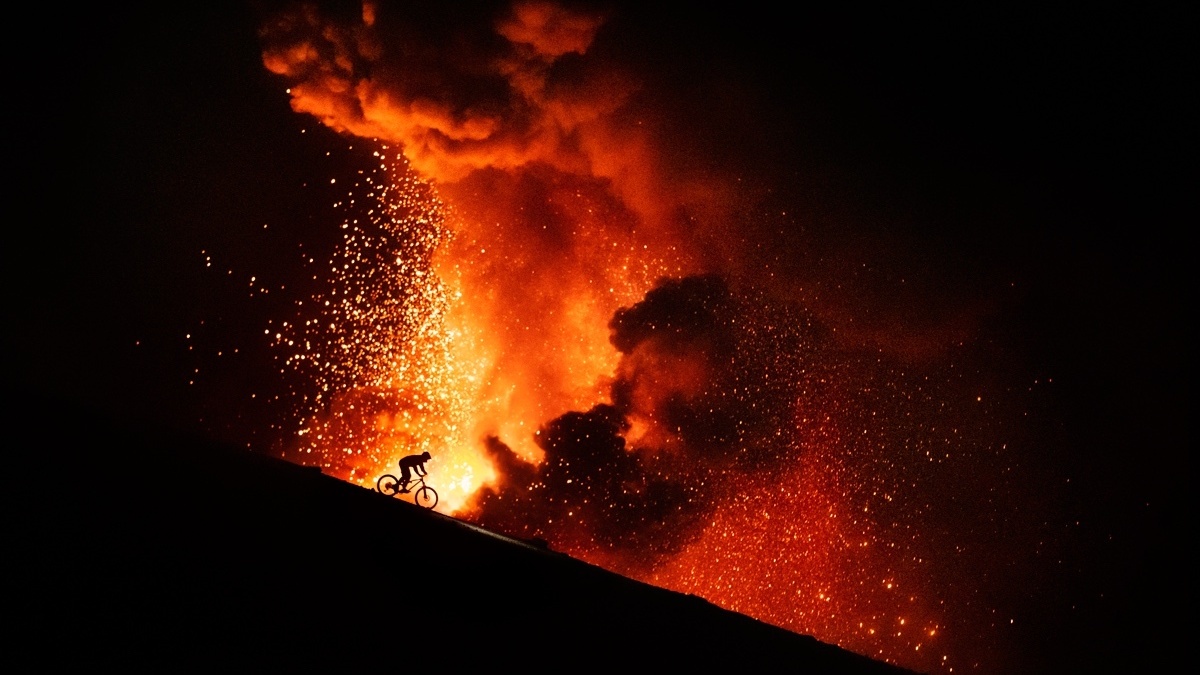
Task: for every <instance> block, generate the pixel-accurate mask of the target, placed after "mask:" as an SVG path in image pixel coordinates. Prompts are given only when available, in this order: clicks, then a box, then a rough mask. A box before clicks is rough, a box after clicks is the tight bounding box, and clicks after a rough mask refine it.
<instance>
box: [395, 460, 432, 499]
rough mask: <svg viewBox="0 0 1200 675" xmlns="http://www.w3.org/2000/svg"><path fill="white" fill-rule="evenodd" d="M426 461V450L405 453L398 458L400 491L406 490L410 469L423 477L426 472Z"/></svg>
mask: <svg viewBox="0 0 1200 675" xmlns="http://www.w3.org/2000/svg"><path fill="white" fill-rule="evenodd" d="M428 461H429V453H428V452H422V453H421V454H419V455H407V456H405V457H401V458H400V492H402V493H403V492H408V482H409V478H410V477H411V475H412V474H411V472H412V471H415V472H416V473H417V475H418V476H421V477H422V478H424V477H425V475H426V474H427V473H428V472H427V471H426V470H425V462H428Z"/></svg>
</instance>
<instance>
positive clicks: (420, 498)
mask: <svg viewBox="0 0 1200 675" xmlns="http://www.w3.org/2000/svg"><path fill="white" fill-rule="evenodd" d="M437 500H438V495H437V491H435V490H434V489H433V488H431V487H429V486H428V485H423V486H421V488H420V489H418V490H417V493H416V494H415V495H413V503H414V504H416V505H417V506H424V507H425V508H427V509H432V508H433V507H435V506H437Z"/></svg>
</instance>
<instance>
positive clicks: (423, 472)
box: [417, 464, 428, 476]
mask: <svg viewBox="0 0 1200 675" xmlns="http://www.w3.org/2000/svg"><path fill="white" fill-rule="evenodd" d="M417 473H419V474H421V475H422V476H425V475H428V472H427V471H426V470H425V465H424V464H418V465H417Z"/></svg>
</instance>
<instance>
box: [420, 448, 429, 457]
mask: <svg viewBox="0 0 1200 675" xmlns="http://www.w3.org/2000/svg"><path fill="white" fill-rule="evenodd" d="M421 456H422V457H424V458H425V459H429V451H428V450H426V451H425V452H422V453H421Z"/></svg>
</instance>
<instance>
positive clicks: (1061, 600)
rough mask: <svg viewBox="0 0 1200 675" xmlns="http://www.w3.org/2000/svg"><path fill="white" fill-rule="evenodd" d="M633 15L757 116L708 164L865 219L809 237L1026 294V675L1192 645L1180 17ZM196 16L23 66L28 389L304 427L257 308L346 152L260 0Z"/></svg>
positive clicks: (13, 358)
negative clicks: (296, 75)
mask: <svg viewBox="0 0 1200 675" xmlns="http://www.w3.org/2000/svg"><path fill="white" fill-rule="evenodd" d="M637 11H641V12H642V13H641V14H638V13H637ZM637 11H635V10H633V9H626V10H625V11H624V12H622V13H619V14H618V16H620V17H621V18H620V19H619V20H620V21H624V22H628V25H627V28H628V30H629V34H630V35H631V36H633V37H631V38H630V49H631V50H644V52H645V53H644V54H639V57H641V58H644V59H646V60H648V61H652V62H654V63H656V64H658V66H660V67H658V68H656V69H655V70H654V72H655V73H656V74H657V75H658V76H660V77H662V78H664V79H663V82H664V83H665V82H668V81H669V82H670V83H671V86H672V87H676V88H677V91H676V92H675V95H677V96H679V97H680V100H685V101H693V102H700V101H703V102H704V103H703V105H706V106H711V108H712V112H713V115H714V119H719V120H721V121H722V123H723V124H726V125H727V127H726V128H736V127H737V126H738V125H740V124H744V125H745V126H744V128H741V129H740V130H739V133H738V134H736V135H731V136H729V137H724V138H717V139H715V140H713V141H712V147H711V151H712V154H713V156H714V157H720V158H724V157H727V156H728V157H729V158H730V160H729V161H730V164H735V165H737V166H739V167H744V168H745V170H746V171H747V176H751V175H752V174H753V173H754V172H762V173H763V174H771V175H785V176H793V177H794V178H793V179H791V180H785V181H783V182H782V183H781V185H780V187H779V188H778V189H779V200H780V202H781V203H786V202H788V201H795V202H797V203H801V204H803V205H804V208H806V209H809V210H810V212H811V213H816V214H819V213H838V214H843V215H842V217H838V218H830V219H829V223H830V224H829V225H827V226H826V227H824V228H818V229H819V230H820V231H819V232H817V234H816V235H815V238H816V241H817V242H818V243H819V244H824V243H826V242H833V241H836V240H838V239H839V238H845V237H852V238H860V237H861V238H864V239H868V240H873V241H874V240H878V241H891V240H892V239H893V238H894V239H896V240H900V241H904V242H909V245H912V246H913V247H914V250H915V251H916V252H917V253H916V254H915V255H916V256H917V257H916V258H915V259H914V260H917V261H918V262H914V263H913V267H914V269H916V270H917V274H918V275H923V276H921V278H922V279H923V280H924V281H925V282H926V283H929V284H931V285H936V286H941V287H942V290H943V291H944V292H945V295H943V294H939V295H938V296H937V299H936V300H930V302H932V303H947V304H945V305H939V307H946V306H950V307H952V306H955V304H954V303H955V302H956V301H955V300H954V298H956V297H958V296H957V295H956V293H957V294H963V295H971V294H972V293H973V290H972V289H974V288H975V287H976V286H980V287H983V286H987V285H988V284H991V283H993V282H994V281H996V280H997V279H1000V278H1004V279H1011V281H1012V283H1013V284H1016V285H1019V286H1020V287H1021V289H1022V293H1020V294H1019V299H1017V300H1015V301H1014V304H1013V305H1012V306H1010V307H1007V308H1006V310H1005V312H1004V313H1003V314H1002V315H1001V316H1002V320H1003V324H1002V325H998V326H993V327H992V329H993V331H994V333H993V334H994V335H995V336H997V337H996V338H995V339H996V340H998V341H1000V342H1004V343H1005V344H1009V345H1012V344H1015V345H1020V347H1021V353H1022V354H1023V359H1022V361H1021V362H1020V363H1017V364H1014V365H1013V367H1014V368H1019V369H1021V371H1022V373H1023V374H1029V375H1030V376H1031V377H1040V378H1049V379H1053V380H1054V381H1055V382H1056V388H1055V389H1054V392H1055V393H1054V395H1053V396H1050V397H1048V398H1045V399H1041V400H1040V402H1039V406H1040V407H1039V408H1038V409H1032V410H1029V411H1027V414H1028V415H1030V416H1033V417H1035V418H1037V419H1036V421H1035V422H1033V425H1034V426H1036V427H1037V428H1039V429H1041V430H1042V433H1043V437H1044V438H1054V439H1057V442H1055V443H1053V444H1047V445H1046V447H1045V452H1044V454H1041V455H1039V456H1038V457H1036V458H1030V460H1029V462H1031V463H1032V464H1033V465H1034V466H1036V467H1037V468H1038V470H1039V471H1044V472H1046V473H1047V474H1049V475H1051V476H1053V479H1054V480H1056V481H1057V480H1058V479H1060V478H1061V479H1062V480H1064V481H1065V480H1069V481H1070V483H1071V487H1070V488H1069V489H1066V490H1064V491H1063V492H1062V493H1061V494H1059V495H1054V497H1053V499H1049V498H1048V501H1049V503H1050V505H1049V506H1048V507H1047V515H1046V518H1047V520H1050V521H1054V522H1056V523H1057V522H1069V521H1076V522H1077V523H1078V527H1077V528H1076V529H1074V530H1073V531H1071V533H1070V534H1067V535H1064V539H1063V540H1062V541H1061V542H1057V545H1056V546H1055V549H1056V550H1057V551H1059V552H1060V553H1061V555H1062V556H1063V558H1064V562H1063V563H1062V564H1061V565H1052V566H1048V567H1047V568H1046V569H1045V570H1044V571H1041V572H1039V574H1040V575H1041V581H1042V582H1043V586H1042V588H1044V589H1049V591H1048V592H1047V594H1046V596H1045V597H1044V603H1041V605H1040V608H1039V607H1035V608H1031V609H1029V610H1027V614H1026V615H1024V616H1023V617H1022V618H1023V619H1024V621H1025V624H1026V625H1024V626H1021V627H1018V628H1017V629H1016V630H1017V635H1018V639H1017V640H1016V644H1018V645H1019V646H1018V647H1015V648H1014V649H1013V653H1011V654H1009V655H1008V658H1009V660H1010V662H1009V664H1008V665H1009V666H1011V667H1012V669H1013V670H1012V672H1038V671H1040V672H1055V671H1057V672H1061V671H1062V668H1063V667H1066V666H1069V665H1071V664H1072V663H1082V664H1084V665H1086V666H1089V667H1102V666H1104V665H1106V664H1112V663H1122V664H1133V663H1144V664H1147V665H1153V663H1154V662H1155V661H1156V660H1157V657H1155V656H1152V654H1157V653H1163V655H1164V659H1165V656H1166V653H1167V652H1176V651H1182V645H1183V644H1184V643H1183V640H1182V626H1181V625H1179V624H1178V623H1177V618H1176V617H1178V616H1179V614H1178V611H1179V608H1178V607H1173V605H1174V603H1171V600H1172V599H1175V598H1180V599H1183V598H1187V597H1188V595H1189V589H1190V584H1189V583H1188V582H1187V581H1185V579H1186V578H1187V577H1185V576H1184V575H1183V569H1184V568H1183V565H1182V551H1183V550H1184V548H1185V546H1186V544H1187V541H1186V535H1187V532H1189V531H1190V527H1188V526H1185V525H1184V522H1183V516H1184V515H1185V513H1189V512H1190V507H1187V506H1185V503H1184V499H1183V497H1184V495H1185V494H1186V491H1187V490H1188V488H1189V485H1188V483H1189V482H1190V479H1191V464H1190V459H1189V458H1188V457H1187V455H1186V454H1185V451H1186V449H1187V448H1186V447H1185V443H1186V440H1185V438H1186V432H1185V429H1184V425H1185V419H1184V415H1185V405H1184V404H1185V400H1186V399H1185V394H1184V384H1185V380H1187V379H1188V378H1190V375H1191V372H1190V371H1191V361H1190V357H1187V356H1186V355H1185V353H1184V343H1185V339H1184V338H1185V332H1184V320H1185V317H1186V314H1185V311H1184V310H1185V294H1187V295H1190V291H1187V290H1186V289H1187V288H1190V287H1191V284H1190V283H1189V282H1187V281H1186V279H1185V276H1184V264H1185V261H1184V256H1185V252H1184V251H1185V246H1186V245H1185V243H1184V241H1183V234H1182V233H1183V232H1185V231H1186V227H1187V226H1188V225H1190V224H1191V222H1192V218H1191V217H1190V216H1191V214H1190V211H1184V210H1182V209H1181V208H1180V205H1179V204H1178V202H1179V199H1178V197H1179V194H1180V192H1181V188H1182V185H1183V177H1182V176H1180V175H1179V171H1178V167H1180V166H1183V165H1184V159H1185V149H1184V130H1185V127H1186V126H1190V125H1185V124H1184V121H1185V110H1184V101H1185V99H1186V98H1187V96H1186V94H1187V91H1188V89H1189V88H1190V87H1189V86H1188V85H1189V83H1190V82H1192V81H1194V75H1195V73H1194V69H1192V68H1190V67H1189V66H1187V65H1186V62H1185V59H1184V55H1185V51H1184V42H1183V26H1184V25H1187V24H1186V22H1185V21H1184V20H1183V17H1182V16H1181V15H1180V14H1179V13H1177V12H1175V11H1173V10H1172V9H1170V8H1166V9H1164V8H1155V9H1140V10H1139V11H1138V12H1134V13H1128V14H1123V13H1118V12H1116V11H1115V10H1104V11H1101V10H1096V9H1088V10H1079V11H1072V12H1068V11H1066V10H1062V11H1056V12H1052V13H1043V14H1026V13H1018V12H1017V10H1016V9H1012V8H1008V7H997V6H986V7H972V8H969V7H961V6H960V7H955V8H954V9H952V10H938V11H933V10H922V11H920V12H918V13H909V12H907V11H902V10H901V9H900V8H895V9H890V10H880V9H878V8H877V7H871V8H870V9H869V10H868V9H867V8H862V9H859V8H845V9H839V10H827V11H820V10H807V11H805V10H800V13H799V14H795V13H794V12H796V11H797V10H794V9H793V8H789V9H788V10H787V11H786V12H785V11H783V10H771V9H767V8H766V7H765V6H764V7H759V6H757V4H756V3H736V4H734V5H732V6H731V7H729V8H724V9H710V10H703V11H704V12H705V13H703V14H694V13H689V14H686V15H681V14H678V13H657V12H646V11H645V10H637ZM197 12H198V13H196V14H189V15H181V14H172V13H171V12H170V11H167V12H163V11H145V12H142V11H133V10H128V9H114V10H111V11H101V10H99V9H96V8H92V9H89V10H86V13H85V14H84V15H81V16H68V17H66V18H65V27H64V28H63V29H62V30H61V31H59V32H56V33H55V34H54V35H53V36H50V35H47V36H46V39H47V40H48V41H53V43H54V44H53V46H52V47H51V48H50V49H51V50H52V51H55V52H58V53H60V54H70V56H69V57H66V60H65V61H61V62H58V65H55V66H53V67H52V66H51V63H53V62H52V61H51V60H47V59H45V58H42V57H38V58H30V57H28V56H27V57H26V59H25V60H24V65H23V68H24V76H25V77H26V78H28V81H24V82H22V87H23V91H22V93H20V94H15V95H14V96H13V101H14V107H15V108H16V109H17V110H16V113H15V117H14V118H13V124H12V125H10V129H9V144H10V147H11V148H12V149H13V151H12V152H10V156H12V157H14V158H21V157H24V158H25V161H16V162H14V166H15V167H16V170H17V172H18V175H17V177H16V179H15V181H13V182H10V185H11V186H12V187H13V192H12V193H11V194H10V197H9V213H10V223H12V225H13V227H12V230H13V231H12V240H11V243H10V245H9V251H10V257H11V258H13V259H14V262H15V263H16V264H15V265H10V274H11V275H13V279H12V280H11V281H10V288H12V289H13V290H15V291H16V292H15V293H14V301H15V305H16V313H15V315H14V316H13V317H12V319H11V320H10V322H9V324H8V325H9V326H10V330H9V335H8V338H7V340H6V344H7V354H8V358H9V371H10V372H12V373H15V377H13V378H11V379H10V382H13V383H14V384H15V386H14V387H12V388H11V389H10V394H11V395H15V396H21V395H23V394H25V393H26V392H28V391H41V392H43V393H49V394H52V395H53V396H55V397H56V398H58V399H60V400H62V401H64V402H65V403H66V405H65V408H66V409H64V410H63V411H62V413H63V414H64V415H70V414H71V411H70V409H69V408H70V407H72V406H78V407H80V408H93V409H98V410H100V411H102V412H105V413H109V414H112V415H113V416H115V417H119V418H122V419H131V420H135V421H149V422H153V423H158V424H165V425H167V426H170V427H174V428H180V429H185V430H188V431H191V432H196V433H200V434H202V435H205V436H209V437H212V438H215V439H218V440H222V441H227V442H230V443H234V444H236V445H240V446H249V447H252V448H258V449H261V448H273V447H276V446H277V444H278V443H280V442H281V440H283V439H285V438H286V437H287V435H288V430H289V427H288V426H287V425H288V422H289V420H288V419H287V417H286V413H287V408H286V406H280V405H272V404H271V403H270V402H269V401H270V400H271V399H272V397H273V396H275V395H276V394H284V393H286V392H288V391H291V386H292V385H291V383H290V382H285V380H287V378H288V377H289V375H288V374H286V373H281V372H280V369H279V367H278V365H277V364H276V363H275V361H274V358H273V355H272V354H271V353H270V349H269V347H268V340H266V339H265V337H264V331H265V329H266V328H267V326H269V325H270V322H271V321H273V320H277V319H278V318H279V317H281V316H283V315H285V314H286V313H287V309H288V308H289V307H290V306H291V304H292V303H293V302H294V301H295V299H296V298H297V297H300V296H303V295H304V293H305V292H306V290H307V286H306V284H309V283H311V281H312V280H311V278H310V277H308V276H306V275H307V274H308V272H306V270H305V268H304V266H303V265H302V264H301V260H302V258H303V257H304V255H305V254H307V253H311V252H315V253H316V254H317V255H321V254H322V253H323V252H327V251H328V250H330V249H331V248H332V246H334V242H335V241H336V232H333V229H334V228H336V226H337V223H338V220H337V219H338V215H337V214H336V213H332V212H331V211H330V209H329V204H330V201H331V199H330V196H329V194H327V193H326V192H324V191H323V190H324V188H323V187H322V186H321V185H320V181H321V180H322V178H324V177H326V176H328V175H330V174H335V173H337V171H338V170H339V169H338V168H331V166H330V164H336V163H338V162H346V163H347V164H348V165H349V164H351V163H352V162H353V161H354V158H353V156H352V153H350V152H349V151H347V150H346V147H347V142H346V140H345V139H343V138H339V137H337V136H335V135H334V134H332V133H330V132H328V131H327V130H323V129H321V128H320V127H319V126H318V125H316V124H314V123H312V121H311V120H308V119H304V118H302V117H301V116H299V115H296V114H295V113H293V112H292V111H291V110H290V109H289V107H288V101H287V98H286V95H285V94H284V92H283V87H282V86H281V83H280V82H279V81H278V80H276V79H275V78H274V76H272V75H271V74H270V73H268V72H267V71H266V70H265V69H264V68H263V67H262V61H261V48H260V45H259V44H258V42H257V38H256V26H257V19H256V17H255V14H254V12H253V11H252V10H251V9H250V8H244V9H243V8H238V7H236V6H234V7H232V8H231V7H222V8H212V9H203V10H197ZM649 36H655V38H654V39H651V38H650V37H649ZM657 36H661V39H658V37H657ZM631 58H632V57H631ZM702 75H703V76H702ZM710 75H711V76H712V77H713V78H715V79H721V78H725V79H729V80H733V81H736V82H737V83H738V84H739V85H740V86H741V87H742V88H743V91H744V92H745V94H746V95H747V96H752V97H754V101H753V103H754V105H753V106H752V109H753V110H756V111H757V112H758V114H759V115H760V117H757V118H752V119H747V118H745V117H744V114H745V112H744V111H745V110H746V109H748V108H750V106H746V105H743V104H744V103H745V99H744V98H740V99H739V100H738V101H730V100H726V99H723V98H722V96H724V95H726V94H723V93H722V92H717V91H713V92H712V95H709V92H707V91H706V90H705V87H706V86H707V85H708V84H709V83H711V81H712V78H710V77H708V76H710ZM664 86H665V85H664ZM301 129H307V130H309V131H307V132H306V133H305V134H303V135H302V134H300V130H301ZM697 131H698V132H700V131H703V129H700V128H698V129H697ZM298 139H303V140H298ZM734 144H735V145H737V146H738V152H737V153H736V154H737V158H736V159H734V158H733V155H734V154H735V153H734V152H733V150H732V149H731V146H732V145H734ZM747 149H750V150H752V152H745V151H746V150H747ZM326 150H329V151H330V152H331V153H332V155H331V156H330V157H328V158H326V157H325V156H324V153H325V151H326ZM747 157H750V158H751V159H749V160H748V159H746V158H747ZM316 158H321V159H319V160H318V159H316ZM318 161H320V162H326V164H324V165H318ZM738 162H741V164H737V163H738ZM814 177H818V179H817V180H814ZM10 180H11V179H10ZM845 214H859V215H862V216H863V217H862V218H859V219H855V218H850V217H847V216H846V215H845ZM848 222H849V223H857V224H858V225H853V226H851V225H846V223H848ZM862 223H873V224H870V225H862ZM964 223H968V225H964ZM264 224H270V225H272V227H267V228H264ZM276 224H286V227H281V226H276ZM912 242H916V243H915V244H912ZM828 245H829V246H831V247H834V246H835V244H833V243H829V244H828ZM209 259H211V263H212V264H211V267H208V266H206V261H207V260H209ZM252 277H255V278H256V281H257V280H258V279H268V280H269V284H270V290H269V292H267V293H263V292H261V290H256V289H257V285H256V281H251V278H252ZM283 289H286V290H283ZM931 297H932V296H931ZM946 297H950V298H951V299H950V300H947V299H945V298H946ZM1186 304H1187V305H1190V302H1189V303H1186ZM906 310H910V311H911V312H914V313H917V314H919V313H920V312H922V311H932V310H931V309H929V308H922V307H920V306H915V307H911V308H906ZM235 349H236V350H237V351H236V353H234V350H235ZM217 352H220V353H221V356H220V358H213V355H214V354H215V353H217ZM247 392H253V393H254V394H255V397H254V398H248V397H247V395H246V394H247ZM33 433H34V435H35V436H36V435H40V434H41V433H46V434H51V433H52V429H42V430H37V431H34V432H33ZM47 459H48V460H49V461H50V462H53V461H54V457H47ZM1047 480H1048V481H1049V480H1050V479H1047ZM1039 610H1040V611H1039ZM1134 655H1136V659H1135V658H1134ZM1085 669H1086V668H1085ZM985 670H986V668H985Z"/></svg>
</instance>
